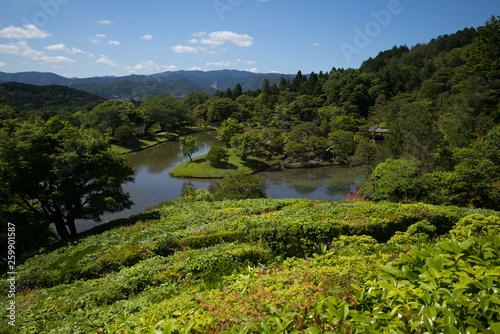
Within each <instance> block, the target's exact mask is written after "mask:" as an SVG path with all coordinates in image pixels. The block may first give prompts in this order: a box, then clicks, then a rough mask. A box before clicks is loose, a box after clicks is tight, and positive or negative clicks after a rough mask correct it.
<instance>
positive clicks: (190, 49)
mask: <svg viewBox="0 0 500 334" xmlns="http://www.w3.org/2000/svg"><path fill="white" fill-rule="evenodd" d="M170 49H172V51H174V52H175V53H198V52H199V51H200V50H199V49H198V48H194V47H192V46H184V45H176V46H172V47H171V48H170Z"/></svg>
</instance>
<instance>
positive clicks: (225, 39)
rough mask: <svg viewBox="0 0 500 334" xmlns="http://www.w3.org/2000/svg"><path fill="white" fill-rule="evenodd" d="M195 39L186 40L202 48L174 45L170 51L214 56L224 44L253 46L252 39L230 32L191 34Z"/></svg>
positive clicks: (221, 50) (222, 50)
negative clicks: (217, 49)
mask: <svg viewBox="0 0 500 334" xmlns="http://www.w3.org/2000/svg"><path fill="white" fill-rule="evenodd" d="M193 36H194V37H196V38H192V39H188V40H187V42H188V43H189V44H201V45H202V46H196V47H195V46H184V45H176V46H173V47H171V50H172V51H174V52H176V53H199V52H202V54H211V55H213V54H216V51H215V49H216V48H217V47H219V46H223V45H224V44H226V43H231V44H234V45H236V46H239V47H249V46H252V45H253V37H251V36H249V35H246V34H237V33H235V32H232V31H214V32H211V33H209V34H208V33H207V32H206V31H199V32H195V33H193ZM228 49H229V47H227V46H226V47H225V48H223V49H220V52H225V51H227V50H228Z"/></svg>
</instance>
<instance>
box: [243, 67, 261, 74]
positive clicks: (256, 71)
mask: <svg viewBox="0 0 500 334" xmlns="http://www.w3.org/2000/svg"><path fill="white" fill-rule="evenodd" d="M245 71H247V72H252V73H259V69H258V68H257V67H252V68H249V69H245Z"/></svg>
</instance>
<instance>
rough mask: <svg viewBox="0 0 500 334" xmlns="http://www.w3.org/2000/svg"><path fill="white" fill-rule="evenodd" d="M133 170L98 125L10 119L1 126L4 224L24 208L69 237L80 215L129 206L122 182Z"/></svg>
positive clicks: (92, 216)
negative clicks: (89, 127)
mask: <svg viewBox="0 0 500 334" xmlns="http://www.w3.org/2000/svg"><path fill="white" fill-rule="evenodd" d="M132 176H133V170H132V168H131V167H129V166H127V164H126V161H125V159H124V158H123V157H122V156H120V155H118V154H116V153H113V152H111V151H110V150H109V147H108V144H107V142H106V140H105V139H104V138H101V137H100V136H99V134H98V133H97V132H96V131H93V130H81V129H79V128H76V127H73V126H71V125H69V124H68V123H67V122H63V121H62V120H60V119H59V118H57V117H56V118H52V119H50V120H49V121H47V122H43V121H42V120H37V121H36V122H35V123H27V122H24V123H21V122H17V121H6V122H5V124H4V126H3V127H0V194H1V195H2V199H1V204H3V205H0V212H2V224H4V225H7V221H9V218H8V216H9V215H10V213H11V212H18V213H19V214H21V212H22V211H24V212H25V214H26V216H28V217H33V216H35V217H37V218H38V219H39V221H41V222H42V223H43V224H44V225H46V226H48V225H50V224H54V225H55V228H56V231H57V233H58V234H59V236H60V238H61V239H63V240H65V239H68V238H69V237H70V236H75V235H76V233H77V230H76V225H75V220H76V219H93V220H96V221H99V220H100V217H99V216H100V215H102V214H103V213H105V212H117V211H121V210H123V209H124V208H130V206H131V204H132V202H131V201H130V199H129V195H128V194H127V193H125V192H124V191H123V189H122V184H123V183H125V182H130V181H133V177H132ZM28 221H29V220H28ZM9 222H10V223H12V222H11V221H9ZM19 223H20V224H19V225H24V224H23V222H22V220H19Z"/></svg>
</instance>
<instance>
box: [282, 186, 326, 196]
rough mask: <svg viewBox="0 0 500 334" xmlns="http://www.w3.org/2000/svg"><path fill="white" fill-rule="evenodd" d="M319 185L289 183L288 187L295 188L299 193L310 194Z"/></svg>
mask: <svg viewBox="0 0 500 334" xmlns="http://www.w3.org/2000/svg"><path fill="white" fill-rule="evenodd" d="M319 187H320V185H311V184H290V185H288V188H290V189H295V191H296V192H298V193H299V194H301V195H307V194H312V193H313V192H315V191H316V189H318V188H319Z"/></svg>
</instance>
